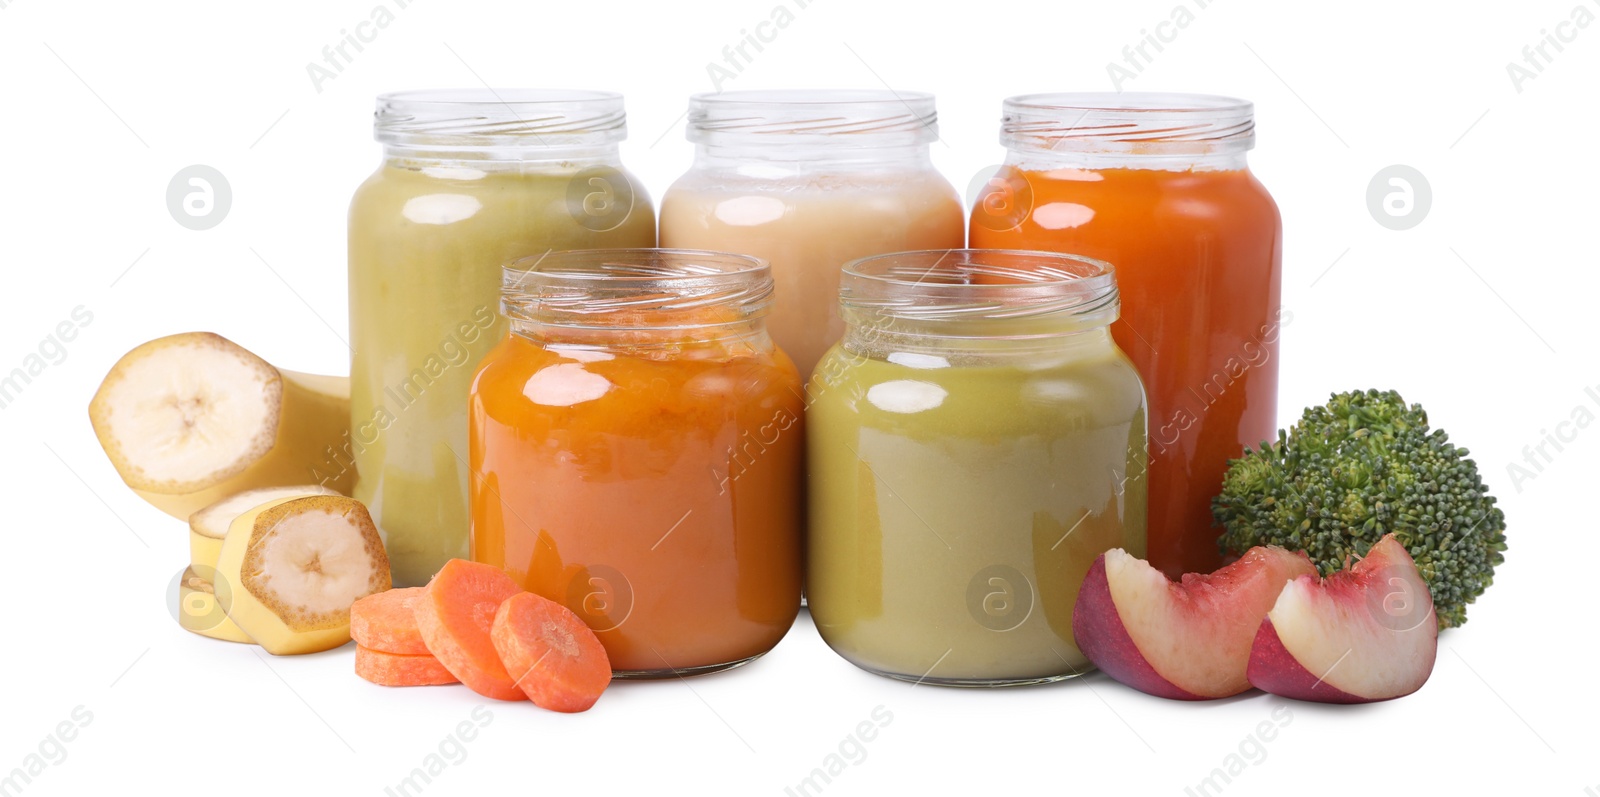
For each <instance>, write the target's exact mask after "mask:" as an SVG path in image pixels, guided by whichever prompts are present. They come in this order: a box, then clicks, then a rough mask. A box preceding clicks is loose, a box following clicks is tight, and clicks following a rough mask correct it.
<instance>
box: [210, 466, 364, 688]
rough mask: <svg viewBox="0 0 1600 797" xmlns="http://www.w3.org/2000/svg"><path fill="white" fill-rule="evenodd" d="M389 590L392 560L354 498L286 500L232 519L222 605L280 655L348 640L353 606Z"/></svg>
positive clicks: (221, 562) (223, 562)
mask: <svg viewBox="0 0 1600 797" xmlns="http://www.w3.org/2000/svg"><path fill="white" fill-rule="evenodd" d="M390 586H391V582H390V579H389V557H388V555H387V554H386V553H384V550H383V542H382V540H380V539H379V537H378V529H377V527H376V526H374V525H373V523H372V516H371V515H369V514H368V513H367V508H366V506H365V505H363V504H362V503H361V502H360V501H357V500H355V499H354V498H345V497H344V496H338V495H319V496H312V497H309V498H280V499H278V500H276V501H269V502H267V503H265V504H262V505H260V506H257V507H255V508H253V509H250V510H248V511H246V512H245V513H244V514H242V515H240V516H238V517H237V518H234V521H233V523H232V524H231V525H230V526H229V527H228V536H227V538H226V539H224V540H223V543H222V553H221V556H219V557H218V559H217V580H216V588H217V600H218V601H220V602H221V604H222V607H223V609H224V610H226V612H227V614H228V617H230V618H231V619H232V620H233V621H234V622H235V623H238V624H239V628H240V629H242V630H243V631H244V632H245V633H246V634H249V635H250V638H251V639H254V640H255V642H256V644H258V645H260V646H261V647H263V648H265V649H266V650H267V652H268V653H272V654H274V655H279V656H281V655H287V654H294V653H316V652H317V651H321V650H329V649H332V648H336V647H339V646H340V645H343V644H344V643H346V642H349V641H350V604H352V603H355V602H356V601H357V600H360V599H361V598H364V597H366V596H368V595H371V594H373V593H377V592H383V591H385V590H387V589H389V587H390Z"/></svg>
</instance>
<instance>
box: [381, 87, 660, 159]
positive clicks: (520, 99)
mask: <svg viewBox="0 0 1600 797" xmlns="http://www.w3.org/2000/svg"><path fill="white" fill-rule="evenodd" d="M376 106H377V107H376V110H375V111H374V114H373V137H374V138H375V139H377V140H378V141H380V142H383V143H385V144H396V145H402V146H451V145H454V146H467V147H495V146H510V145H516V146H524V147H526V146H534V147H551V148H556V147H572V146H593V145H601V144H612V143H616V142H619V141H622V140H624V139H626V138H627V137H628V128H627V114H626V112H625V111H624V107H623V99H622V95H621V94H617V93H615V92H610V91H591V90H586V89H530V88H509V89H496V88H487V87H485V88H475V89H474V88H468V89H414V90H408V91H395V92H388V93H384V94H379V95H378V97H377V101H376Z"/></svg>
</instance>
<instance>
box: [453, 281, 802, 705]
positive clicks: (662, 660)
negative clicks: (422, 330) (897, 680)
mask: <svg viewBox="0 0 1600 797" xmlns="http://www.w3.org/2000/svg"><path fill="white" fill-rule="evenodd" d="M504 291H505V300H504V305H503V307H504V310H505V313H506V315H507V316H508V317H509V318H510V319H511V332H512V334H511V335H510V336H509V337H508V338H507V339H506V340H505V341H504V342H502V343H501V344H500V345H499V346H498V347H497V348H496V349H495V350H494V351H493V352H491V353H490V354H489V356H488V357H486V358H485V359H484V361H483V364H482V366H481V367H480V368H479V371H478V375H477V377H476V379H475V381H474V382H473V387H472V402H471V413H472V435H471V437H472V444H471V449H472V450H471V457H472V469H473V474H474V478H473V487H472V515H473V538H472V543H473V544H472V556H473V558H474V559H475V560H477V561H479V562H485V563H488V564H492V565H496V566H498V567H501V568H503V569H505V570H506V571H507V572H508V573H510V574H511V575H512V577H514V578H516V579H517V580H518V581H520V582H521V583H522V584H523V586H524V587H525V588H526V589H528V590H529V591H531V592H536V593H538V594H540V595H543V596H545V597H547V598H550V599H552V600H557V601H561V602H563V603H565V604H566V605H567V606H568V607H569V608H571V609H572V610H573V611H574V612H576V613H577V614H578V615H579V616H580V617H582V618H583V619H584V621H585V622H587V623H588V624H589V626H590V627H591V628H593V629H594V630H595V631H596V633H597V634H598V635H599V637H600V641H601V643H602V644H604V645H605V648H606V653H607V654H608V655H609V656H610V659H611V665H612V668H613V669H614V670H615V672H616V676H617V677H619V678H649V677H666V676H671V675H674V674H677V675H690V674H696V673H702V672H712V671H715V670H721V669H726V668H729V667H735V666H738V665H740V664H743V663H745V662H747V661H750V660H751V659H753V658H755V657H757V656H760V655H761V654H763V653H765V652H767V651H768V650H771V649H772V647H773V646H774V645H776V644H777V643H778V640H779V639H781V638H783V635H784V634H785V633H786V632H787V631H788V630H789V627H790V626H791V625H793V623H794V619H795V617H796V615H797V614H798V613H799V610H800V538H801V534H802V528H801V523H800V519H799V518H800V502H801V500H802V498H801V490H802V478H803V474H802V468H803V464H802V459H801V456H802V453H803V450H804V443H803V441H804V437H803V435H804V431H803V429H804V425H803V414H804V403H803V400H802V398H801V383H800V376H799V374H798V373H797V372H796V371H795V368H794V364H793V363H792V362H790V361H789V358H788V357H787V356H786V355H784V353H783V352H782V351H781V350H779V349H778V348H777V347H776V346H774V345H773V343H772V339H771V337H770V336H768V334H767V330H766V313H767V307H768V303H769V300H770V298H771V295H772V275H771V271H770V270H769V268H768V266H767V264H766V263H765V261H762V260H761V259H759V258H754V257H747V256H743V255H731V254H721V253H715V252H695V251H686V250H655V249H639V250H621V251H591V252H560V253H556V254H552V255H549V256H548V257H543V258H527V259H524V260H520V261H517V262H515V263H512V264H510V265H508V266H506V269H505V285H504Z"/></svg>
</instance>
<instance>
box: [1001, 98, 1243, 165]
mask: <svg viewBox="0 0 1600 797" xmlns="http://www.w3.org/2000/svg"><path fill="white" fill-rule="evenodd" d="M1000 142H1001V143H1002V144H1004V145H1005V146H1007V147H1009V148H1011V149H1021V150H1031V151H1048V152H1075V153H1101V154H1122V155H1158V156H1183V155H1209V154H1232V153H1240V152H1245V151H1248V150H1249V149H1251V148H1252V147H1254V146H1255V106H1254V105H1253V104H1252V103H1250V102H1248V101H1246V100H1240V99H1235V98H1233V97H1220V96H1215V95H1210V94H1172V93H1158V92H1149V93H1146V92H1121V93H1113V92H1071V93H1057V94H1024V95H1021V96H1018V97H1011V98H1009V99H1007V100H1006V101H1005V104H1004V115H1003V117H1002V121H1001V126H1000Z"/></svg>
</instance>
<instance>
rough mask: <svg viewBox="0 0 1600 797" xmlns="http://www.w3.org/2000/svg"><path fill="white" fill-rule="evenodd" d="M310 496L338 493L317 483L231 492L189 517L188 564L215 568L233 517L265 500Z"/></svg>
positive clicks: (265, 501)
mask: <svg viewBox="0 0 1600 797" xmlns="http://www.w3.org/2000/svg"><path fill="white" fill-rule="evenodd" d="M312 495H338V493H336V492H334V491H333V490H330V489H328V488H326V487H323V486H322V485H320V484H298V485H290V486H288V487H262V488H260V489H256V490H245V491H244V492H242V493H234V494H233V495H230V496H228V497H227V498H224V499H222V500H221V501H218V502H216V503H214V504H211V505H210V506H208V507H206V508H204V509H202V510H200V511H198V512H196V513H194V514H193V515H190V516H189V563H190V564H191V565H201V566H203V567H216V566H217V560H218V559H219V558H221V556H222V540H223V539H224V538H226V537H227V536H228V527H229V526H231V525H233V519H234V518H236V517H238V516H240V515H242V514H244V513H245V512H248V511H250V510H251V509H254V508H256V507H258V506H261V505H262V504H265V503H268V502H269V501H276V500H278V499H280V498H304V497H306V496H312Z"/></svg>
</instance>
